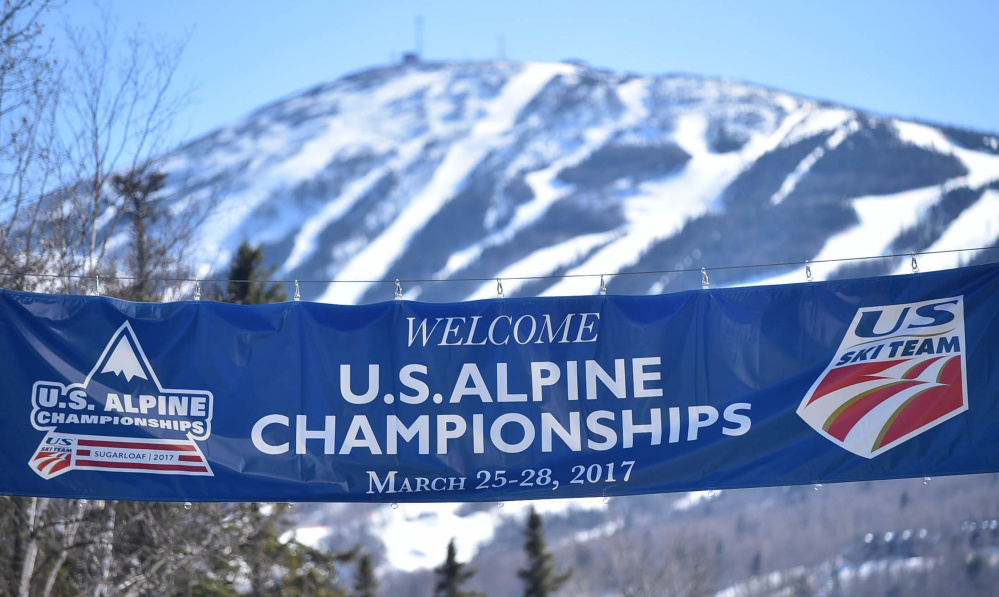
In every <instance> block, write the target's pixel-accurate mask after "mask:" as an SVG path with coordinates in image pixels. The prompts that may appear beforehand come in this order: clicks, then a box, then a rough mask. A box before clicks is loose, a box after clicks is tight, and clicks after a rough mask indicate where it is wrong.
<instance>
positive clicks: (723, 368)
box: [0, 265, 999, 502]
mask: <svg viewBox="0 0 999 597" xmlns="http://www.w3.org/2000/svg"><path fill="white" fill-rule="evenodd" d="M0 359H2V363H3V369H2V375H0V405H2V419H0V421H2V422H0V470H2V474H0V494H9V495H37V496H52V497H70V498H108V499H110V498H114V499H133V500H163V501H185V500H190V501H378V502H396V501H479V500H494V501H495V500H511V499H526V498H556V497H581V496H612V495H626V494H636V493H652V492H672V491H687V490H699V489H724V488H736V487H752V486H762V485H788V484H810V483H831V482H841V481H858V480H870V479H887V478H896V477H913V476H938V475H952V474H963V473H979V472H987V471H999V395H997V394H999V266H997V265H987V266H978V267H970V268H964V269H959V270H952V271H944V272H934V273H922V274H914V275H906V276H895V277H884V278H870V279H860V280H848V281H840V282H812V283H806V284H793V285H785V286H768V287H750V288H732V289H719V290H708V291H695V292H683V293H677V294H671V295H664V296H593V297H564V298H531V299H495V300H483V301H473V302H465V303H454V304H426V303H419V302H410V301H393V302H386V303H379V304H374V305H365V306H335V305H324V304H314V303H304V302H303V303H299V302H292V303H283V304H276V305H265V306H237V305H228V304H222V303H213V302H207V301H202V302H193V301H192V302H178V303H169V304H138V303H129V302H124V301H119V300H115V299H109V298H102V297H92V296H52V295H41V294H30V293H21V292H12V291H2V292H0Z"/></svg>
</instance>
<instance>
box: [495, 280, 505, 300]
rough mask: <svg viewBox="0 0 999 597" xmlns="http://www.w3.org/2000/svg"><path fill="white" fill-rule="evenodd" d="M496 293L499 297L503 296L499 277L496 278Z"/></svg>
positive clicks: (501, 282) (501, 281)
mask: <svg viewBox="0 0 999 597" xmlns="http://www.w3.org/2000/svg"><path fill="white" fill-rule="evenodd" d="M496 294H497V295H498V296H499V297H500V298H504V297H503V280H500V279H499V278H496Z"/></svg>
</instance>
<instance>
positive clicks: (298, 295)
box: [295, 280, 302, 301]
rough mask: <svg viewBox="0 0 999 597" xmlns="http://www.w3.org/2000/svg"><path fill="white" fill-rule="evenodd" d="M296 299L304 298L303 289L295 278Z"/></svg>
mask: <svg viewBox="0 0 999 597" xmlns="http://www.w3.org/2000/svg"><path fill="white" fill-rule="evenodd" d="M295 300H296V301H300V300H302V291H301V289H299V287H298V280H295Z"/></svg>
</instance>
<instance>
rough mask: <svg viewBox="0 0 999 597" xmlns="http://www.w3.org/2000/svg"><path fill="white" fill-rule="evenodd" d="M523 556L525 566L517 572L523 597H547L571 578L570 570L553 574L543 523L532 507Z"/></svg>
mask: <svg viewBox="0 0 999 597" xmlns="http://www.w3.org/2000/svg"><path fill="white" fill-rule="evenodd" d="M524 554H525V555H526V556H527V566H526V567H525V568H522V569H520V570H518V571H517V576H519V577H520V579H521V580H522V581H523V582H524V597H548V596H549V595H551V594H552V593H554V592H555V591H557V590H558V588H559V587H561V586H562V585H563V584H564V583H565V582H566V581H567V580H569V577H570V576H572V570H571V569H569V570H567V571H565V572H563V573H562V574H556V573H555V566H554V564H553V563H552V554H550V553H548V548H547V546H546V545H545V531H544V521H543V520H542V518H541V515H540V514H538V513H537V511H536V510H535V509H534V506H531V511H530V512H529V513H528V515H527V528H526V529H525V530H524Z"/></svg>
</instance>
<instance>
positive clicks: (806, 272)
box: [805, 259, 812, 282]
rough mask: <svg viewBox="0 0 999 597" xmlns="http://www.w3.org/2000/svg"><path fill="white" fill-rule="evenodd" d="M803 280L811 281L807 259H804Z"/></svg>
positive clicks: (810, 270) (810, 267)
mask: <svg viewBox="0 0 999 597" xmlns="http://www.w3.org/2000/svg"><path fill="white" fill-rule="evenodd" d="M805 280H806V281H807V282H811V281H812V266H811V265H810V264H809V263H808V260H807V259H806V260H805Z"/></svg>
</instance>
